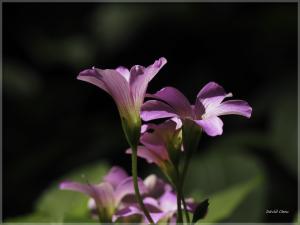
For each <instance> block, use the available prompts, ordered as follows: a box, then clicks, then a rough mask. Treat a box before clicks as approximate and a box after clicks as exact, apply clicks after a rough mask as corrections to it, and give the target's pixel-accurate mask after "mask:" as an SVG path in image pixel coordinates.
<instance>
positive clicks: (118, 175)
mask: <svg viewBox="0 0 300 225" xmlns="http://www.w3.org/2000/svg"><path fill="white" fill-rule="evenodd" d="M127 177H128V174H127V173H126V171H125V170H124V169H122V168H121V167H119V166H114V167H112V168H111V169H110V170H109V172H108V173H107V175H106V176H104V177H103V181H104V182H107V183H110V184H111V185H112V186H113V187H114V188H116V187H117V186H118V184H119V183H120V181H122V180H124V179H125V178H127Z"/></svg>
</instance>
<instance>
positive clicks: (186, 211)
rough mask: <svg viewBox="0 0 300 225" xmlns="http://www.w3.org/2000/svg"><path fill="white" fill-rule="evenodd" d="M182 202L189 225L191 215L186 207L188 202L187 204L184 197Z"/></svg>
mask: <svg viewBox="0 0 300 225" xmlns="http://www.w3.org/2000/svg"><path fill="white" fill-rule="evenodd" d="M181 198H182V199H181V200H182V204H183V209H184V213H185V218H186V222H187V223H188V224H190V222H191V221H190V215H189V212H188V210H187V207H186V202H185V199H184V196H183V195H182V196H181Z"/></svg>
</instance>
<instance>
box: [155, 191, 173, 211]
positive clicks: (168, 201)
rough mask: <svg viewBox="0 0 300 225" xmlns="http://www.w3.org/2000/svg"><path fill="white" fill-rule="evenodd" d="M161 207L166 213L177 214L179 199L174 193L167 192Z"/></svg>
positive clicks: (161, 198) (162, 197)
mask: <svg viewBox="0 0 300 225" xmlns="http://www.w3.org/2000/svg"><path fill="white" fill-rule="evenodd" d="M159 202H160V207H161V209H162V210H163V211H164V212H173V211H174V212H175V211H176V210H177V197H176V194H175V193H174V192H172V191H168V192H165V193H164V194H163V195H162V196H161V197H160V198H159Z"/></svg>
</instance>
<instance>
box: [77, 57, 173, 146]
mask: <svg viewBox="0 0 300 225" xmlns="http://www.w3.org/2000/svg"><path fill="white" fill-rule="evenodd" d="M166 63H167V60H166V59H165V58H163V57H162V58H160V59H159V60H156V61H155V62H154V63H153V64H152V65H150V66H148V67H146V68H145V67H143V66H139V65H135V66H133V67H132V68H131V69H130V71H129V70H128V69H127V68H125V67H118V68H117V69H105V70H102V69H97V68H94V67H93V68H92V69H87V70H84V71H82V72H81V73H80V74H79V75H78V77H77V79H79V80H83V81H86V82H89V83H91V84H94V85H96V86H98V87H99V88H101V89H102V90H104V91H106V92H107V93H108V94H110V95H111V96H112V98H113V99H114V101H115V102H116V104H117V107H118V110H119V113H120V116H121V119H122V124H123V129H124V131H125V134H126V137H127V140H128V141H129V143H130V144H136V142H137V141H138V138H139V134H140V126H141V122H140V108H141V106H142V104H143V101H144V97H145V93H146V89H147V86H148V83H149V82H150V81H151V80H152V78H153V77H154V76H155V75H156V74H157V73H158V72H159V70H160V69H161V68H162V67H163V66H164V65H165V64H166Z"/></svg>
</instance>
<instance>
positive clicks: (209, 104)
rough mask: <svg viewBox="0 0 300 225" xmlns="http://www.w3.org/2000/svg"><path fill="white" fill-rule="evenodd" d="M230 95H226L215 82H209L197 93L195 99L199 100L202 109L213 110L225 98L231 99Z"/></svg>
mask: <svg viewBox="0 0 300 225" xmlns="http://www.w3.org/2000/svg"><path fill="white" fill-rule="evenodd" d="M231 96H232V94H231V93H229V94H227V93H226V92H225V90H224V88H223V87H221V86H220V85H219V84H217V83H215V82H209V83H208V84H206V85H205V86H204V87H203V88H202V89H201V90H200V92H199V93H198V95H197V99H199V100H200V101H201V102H202V104H203V105H204V107H205V108H206V109H207V108H214V107H216V106H218V105H219V104H220V103H221V102H222V101H223V100H224V98H226V97H231Z"/></svg>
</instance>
